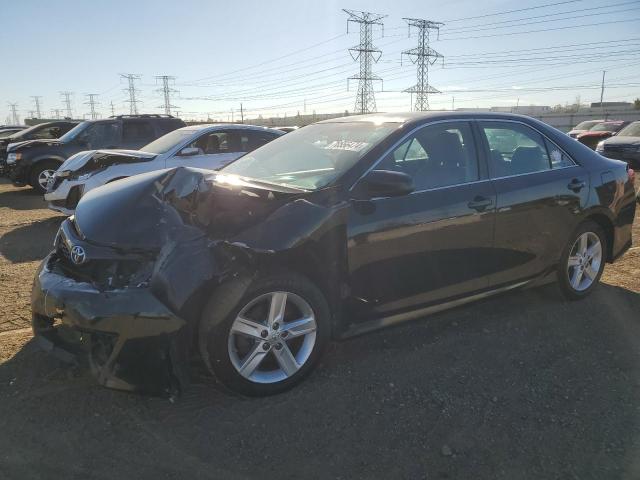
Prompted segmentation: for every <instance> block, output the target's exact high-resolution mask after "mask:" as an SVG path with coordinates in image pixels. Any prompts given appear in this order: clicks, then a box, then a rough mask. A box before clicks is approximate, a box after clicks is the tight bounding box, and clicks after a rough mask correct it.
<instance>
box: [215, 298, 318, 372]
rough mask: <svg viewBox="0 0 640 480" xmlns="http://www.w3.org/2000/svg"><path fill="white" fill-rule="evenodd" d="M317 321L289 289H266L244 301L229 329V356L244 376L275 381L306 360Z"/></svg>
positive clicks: (306, 305)
mask: <svg viewBox="0 0 640 480" xmlns="http://www.w3.org/2000/svg"><path fill="white" fill-rule="evenodd" d="M316 332H317V324H316V318H315V314H314V312H313V309H312V308H311V306H310V305H309V303H308V302H307V301H306V300H304V299H303V298H302V297H300V296H299V295H296V294H294V293H290V292H280V291H279V292H270V293H266V294H263V295H260V296H258V297H256V298H254V299H253V300H251V301H250V302H249V303H248V304H246V305H245V306H244V307H243V308H242V309H241V310H240V313H238V315H237V316H236V318H235V320H234V321H233V324H232V325H231V329H230V331H229V341H228V350H229V358H230V359H231V363H232V364H233V366H234V368H235V369H236V370H237V371H238V373H239V374H240V375H242V376H243V377H244V378H246V379H248V380H250V381H252V382H256V383H276V382H280V381H282V380H285V379H287V378H289V377H291V376H293V375H294V374H295V373H296V372H298V371H299V370H300V369H301V368H302V366H303V365H304V364H305V363H306V361H307V360H308V359H309V357H310V355H311V353H312V352H313V348H314V346H315V343H316Z"/></svg>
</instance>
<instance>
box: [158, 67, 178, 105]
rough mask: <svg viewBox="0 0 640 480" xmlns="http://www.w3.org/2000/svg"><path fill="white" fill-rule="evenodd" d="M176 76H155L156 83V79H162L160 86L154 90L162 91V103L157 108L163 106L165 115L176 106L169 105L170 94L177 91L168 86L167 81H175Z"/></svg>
mask: <svg viewBox="0 0 640 480" xmlns="http://www.w3.org/2000/svg"><path fill="white" fill-rule="evenodd" d="M175 79H176V77H170V76H169V75H158V76H157V77H156V83H157V82H158V80H162V88H160V89H158V90H156V92H159V93H162V96H163V97H164V104H163V105H160V106H159V107H158V108H163V109H164V113H166V114H167V115H171V109H172V108H178V107H176V106H175V105H171V95H172V94H173V93H178V91H177V90H176V89H174V88H171V87H170V86H169V82H173V81H175Z"/></svg>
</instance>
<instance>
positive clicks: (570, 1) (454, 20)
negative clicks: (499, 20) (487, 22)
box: [445, 0, 582, 23]
mask: <svg viewBox="0 0 640 480" xmlns="http://www.w3.org/2000/svg"><path fill="white" fill-rule="evenodd" d="M581 1H582V0H567V1H565V2H554V3H546V4H544V5H536V6H534V7H527V8H518V9H516V10H504V11H501V12H495V13H487V14H485V15H476V16H475V17H463V18H453V19H451V20H445V22H446V23H454V22H462V21H464V20H475V19H476V18H486V17H495V16H498V15H508V14H510V13H518V12H527V11H529V10H538V9H540V8H547V7H557V6H559V5H566V4H568V3H578V2H581Z"/></svg>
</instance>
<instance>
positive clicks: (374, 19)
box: [343, 9, 386, 113]
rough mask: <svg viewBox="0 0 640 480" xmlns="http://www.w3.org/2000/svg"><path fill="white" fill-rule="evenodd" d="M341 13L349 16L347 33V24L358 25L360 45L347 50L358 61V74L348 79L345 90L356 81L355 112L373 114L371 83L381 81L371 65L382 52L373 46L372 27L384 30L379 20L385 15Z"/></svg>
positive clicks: (355, 11)
mask: <svg viewBox="0 0 640 480" xmlns="http://www.w3.org/2000/svg"><path fill="white" fill-rule="evenodd" d="M343 11H344V12H345V13H346V14H347V15H349V18H348V19H347V33H349V22H354V23H358V24H360V44H359V45H356V46H355V47H352V48H350V49H349V53H350V54H351V58H353V60H354V61H355V60H358V59H359V60H360V73H359V74H358V75H354V76H352V77H349V79H348V80H347V89H348V88H349V80H358V93H357V95H356V105H355V111H356V112H358V113H370V112H375V111H376V110H377V109H376V98H375V94H374V91H373V81H374V80H380V81H382V79H381V78H380V77H378V76H377V75H374V74H373V72H372V71H371V65H372V63H375V62H377V61H378V60H380V57H381V56H382V50H379V49H378V48H376V47H374V45H373V38H372V37H373V26H374V25H380V26H381V27H382V28H383V29H384V25H383V23H382V21H381V20H382V19H383V18H385V17H386V15H381V14H378V13H371V12H361V11H357V10H347V9H343ZM383 31H384V30H383ZM354 54H355V55H354ZM376 55H377V56H376Z"/></svg>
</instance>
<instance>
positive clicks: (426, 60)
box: [400, 18, 444, 112]
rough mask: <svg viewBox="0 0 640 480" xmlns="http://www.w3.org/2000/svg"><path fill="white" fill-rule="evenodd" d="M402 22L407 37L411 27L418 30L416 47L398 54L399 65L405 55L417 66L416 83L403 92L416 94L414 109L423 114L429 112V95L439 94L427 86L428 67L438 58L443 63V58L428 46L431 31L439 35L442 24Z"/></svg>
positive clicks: (417, 20)
mask: <svg viewBox="0 0 640 480" xmlns="http://www.w3.org/2000/svg"><path fill="white" fill-rule="evenodd" d="M403 20H404V21H406V22H407V26H408V28H409V36H411V27H416V28H417V29H418V46H417V47H416V48H412V49H410V50H405V51H404V52H402V53H401V54H400V62H401V63H402V56H403V55H406V56H408V57H409V59H410V60H411V62H412V63H413V64H414V65H417V66H418V69H417V76H418V79H417V80H418V81H417V82H416V84H415V85H414V86H413V87H411V88H407V89H406V90H405V92H407V93H415V94H416V102H415V105H414V106H415V109H416V110H417V111H419V112H424V111H426V110H429V94H430V93H441V92H440V91H439V90H437V89H435V88H433V87H432V86H431V85H429V66H430V65H433V64H434V63H436V61H437V60H438V59H439V58H441V59H443V61H444V56H443V55H441V54H440V53H438V52H436V51H435V50H434V49H433V48H431V47H430V46H429V34H430V32H431V31H432V30H436V31H437V32H438V33H440V27H441V26H442V25H444V23H442V22H432V21H431V20H423V19H421V18H404V19H403Z"/></svg>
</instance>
